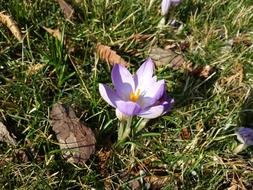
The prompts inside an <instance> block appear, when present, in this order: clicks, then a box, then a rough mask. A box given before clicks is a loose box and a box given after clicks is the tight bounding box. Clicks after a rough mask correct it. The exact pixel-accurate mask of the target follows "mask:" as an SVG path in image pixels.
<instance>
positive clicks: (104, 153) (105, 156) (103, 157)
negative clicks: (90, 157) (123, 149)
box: [97, 150, 112, 190]
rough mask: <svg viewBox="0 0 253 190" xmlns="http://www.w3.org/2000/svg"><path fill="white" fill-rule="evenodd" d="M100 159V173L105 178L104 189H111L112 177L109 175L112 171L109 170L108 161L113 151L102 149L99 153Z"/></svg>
mask: <svg viewBox="0 0 253 190" xmlns="http://www.w3.org/2000/svg"><path fill="white" fill-rule="evenodd" d="M97 156H98V159H99V163H98V164H99V173H100V175H101V176H102V177H103V178H104V189H106V190H107V189H111V188H112V186H111V185H112V179H111V178H110V177H109V176H110V173H109V171H108V168H107V166H108V161H109V159H110V156H111V151H109V150H100V151H99V152H98V153H97Z"/></svg>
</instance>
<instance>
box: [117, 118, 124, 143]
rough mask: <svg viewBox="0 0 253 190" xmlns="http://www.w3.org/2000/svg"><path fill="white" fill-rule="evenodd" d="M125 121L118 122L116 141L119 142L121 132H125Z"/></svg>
mask: <svg viewBox="0 0 253 190" xmlns="http://www.w3.org/2000/svg"><path fill="white" fill-rule="evenodd" d="M125 124H126V122H125V121H120V123H119V129H118V141H121V139H122V135H123V132H124V130H125Z"/></svg>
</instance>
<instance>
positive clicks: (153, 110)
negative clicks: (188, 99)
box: [138, 98, 174, 119]
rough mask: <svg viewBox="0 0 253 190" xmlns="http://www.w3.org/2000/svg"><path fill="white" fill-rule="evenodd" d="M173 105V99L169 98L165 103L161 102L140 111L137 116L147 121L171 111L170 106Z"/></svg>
mask: <svg viewBox="0 0 253 190" xmlns="http://www.w3.org/2000/svg"><path fill="white" fill-rule="evenodd" d="M173 103H174V99H171V98H169V99H167V101H163V102H161V104H159V105H156V106H151V107H148V108H146V109H144V110H142V111H141V112H140V113H139V114H138V116H140V117H143V118H149V119H153V118H156V117H159V116H161V115H163V114H165V113H167V112H168V111H169V110H170V109H171V106H172V104H173Z"/></svg>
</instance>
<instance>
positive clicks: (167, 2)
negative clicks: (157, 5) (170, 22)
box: [161, 0, 182, 16]
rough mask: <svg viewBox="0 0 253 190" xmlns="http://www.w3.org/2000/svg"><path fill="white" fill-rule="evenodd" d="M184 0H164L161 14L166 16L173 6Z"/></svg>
mask: <svg viewBox="0 0 253 190" xmlns="http://www.w3.org/2000/svg"><path fill="white" fill-rule="evenodd" d="M181 1H182V0H162V4H161V14H162V16H165V15H167V14H168V12H169V9H170V7H171V6H176V5H178V4H179V3H180V2H181Z"/></svg>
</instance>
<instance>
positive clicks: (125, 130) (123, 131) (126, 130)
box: [118, 117, 132, 141]
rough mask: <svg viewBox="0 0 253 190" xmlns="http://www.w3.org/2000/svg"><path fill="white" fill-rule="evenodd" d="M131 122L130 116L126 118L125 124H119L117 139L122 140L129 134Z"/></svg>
mask: <svg viewBox="0 0 253 190" xmlns="http://www.w3.org/2000/svg"><path fill="white" fill-rule="evenodd" d="M131 123H132V117H129V118H128V119H127V123H126V126H125V127H123V126H120V129H119V135H120V136H118V140H119V141H124V140H125V139H126V138H127V137H128V136H129V134H130V132H131Z"/></svg>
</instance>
